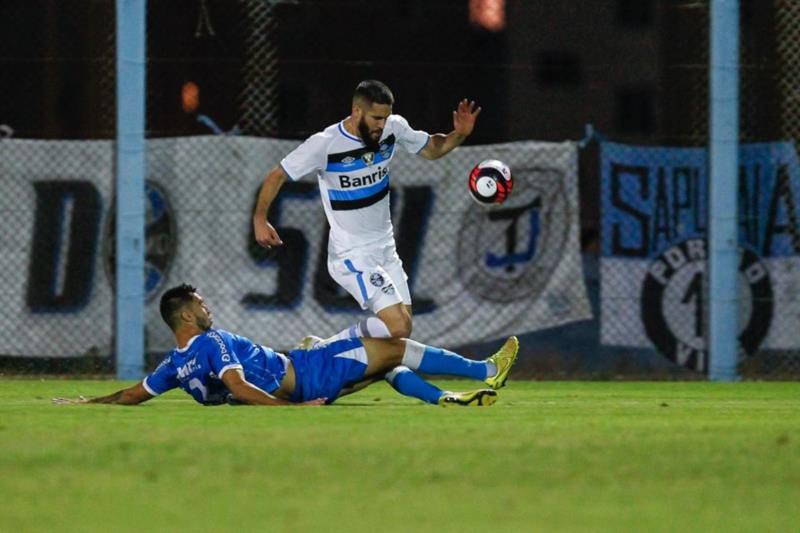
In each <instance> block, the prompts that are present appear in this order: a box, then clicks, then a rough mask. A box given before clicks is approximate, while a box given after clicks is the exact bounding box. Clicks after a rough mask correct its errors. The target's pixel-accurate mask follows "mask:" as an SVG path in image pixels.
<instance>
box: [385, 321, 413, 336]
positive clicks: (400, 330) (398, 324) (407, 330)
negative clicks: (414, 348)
mask: <svg viewBox="0 0 800 533" xmlns="http://www.w3.org/2000/svg"><path fill="white" fill-rule="evenodd" d="M386 326H387V327H388V328H389V333H391V334H392V338H395V339H406V338H408V337H410V336H411V317H410V316H408V315H406V316H402V317H398V318H397V319H396V320H393V321H392V322H391V324H387V325H386Z"/></svg>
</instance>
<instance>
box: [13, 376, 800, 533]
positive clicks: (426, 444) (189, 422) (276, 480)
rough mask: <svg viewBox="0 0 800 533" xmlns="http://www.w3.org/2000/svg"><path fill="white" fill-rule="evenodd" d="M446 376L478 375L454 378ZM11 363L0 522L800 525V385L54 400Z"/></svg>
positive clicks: (90, 526) (79, 390) (57, 385)
mask: <svg viewBox="0 0 800 533" xmlns="http://www.w3.org/2000/svg"><path fill="white" fill-rule="evenodd" d="M440 384H441V385H443V386H445V387H446V388H451V389H460V388H464V389H466V388H471V387H473V386H474V383H468V382H455V381H448V382H441V383H440ZM123 385H127V384H123V383H120V382H112V381H68V380H8V379H6V380H2V381H0V495H2V496H1V498H0V531H9V532H17V531H103V532H107V531H137V532H141V531H193V532H194V531H262V532H276V531H297V532H305V531H314V532H318V531H355V532H360V531H364V532H382V531H397V532H417V531H435V532H448V531H454V532H455V531H459V532H470V531H503V532H505V531H648V532H649V531H704V532H707V531H725V532H728V531H776V532H778V531H780V532H783V531H791V530H794V531H797V529H796V528H797V527H798V524H800V384H798V383H738V384H716V383H697V382H692V383H681V382H669V383H664V382H660V383H613V382H612V383H609V382H583V383H581V382H575V383H572V382H569V383H559V382H524V381H513V382H510V383H509V386H508V387H507V388H505V389H503V390H502V391H500V400H499V401H498V403H497V404H496V405H494V406H493V407H485V408H455V407H454V408H450V409H444V408H441V407H434V406H429V405H424V404H422V403H420V402H417V401H413V400H410V399H408V398H405V397H401V396H399V395H397V394H396V393H395V392H394V391H392V390H391V389H389V388H388V387H387V386H385V385H384V384H380V385H376V386H374V387H371V388H369V389H367V390H364V391H362V392H360V393H358V394H355V395H353V396H350V397H347V398H344V399H343V400H341V401H340V402H338V403H337V404H335V405H333V406H330V407H313V408H311V407H281V408H255V407H229V406H222V407H201V406H199V405H196V404H195V403H194V402H192V401H191V399H190V398H189V397H188V396H186V395H185V394H184V393H182V392H180V391H173V392H171V393H169V394H167V395H165V396H164V397H162V398H158V399H155V400H153V401H151V402H148V403H146V404H144V405H141V406H137V407H120V406H103V405H74V406H73V405H67V406H63V405H62V406H56V405H51V403H50V398H51V397H53V396H73V397H74V396H77V395H78V394H85V395H99V394H105V393H109V392H113V391H114V390H116V389H118V388H121V387H122V386H123Z"/></svg>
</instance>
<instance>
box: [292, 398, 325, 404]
mask: <svg viewBox="0 0 800 533" xmlns="http://www.w3.org/2000/svg"><path fill="white" fill-rule="evenodd" d="M327 401H328V399H327V398H316V399H314V400H309V401H307V402H303V403H301V404H299V405H325V402H327Z"/></svg>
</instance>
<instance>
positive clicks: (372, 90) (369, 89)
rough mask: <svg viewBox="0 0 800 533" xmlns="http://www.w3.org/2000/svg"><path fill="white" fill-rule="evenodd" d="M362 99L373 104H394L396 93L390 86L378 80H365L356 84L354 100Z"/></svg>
mask: <svg viewBox="0 0 800 533" xmlns="http://www.w3.org/2000/svg"><path fill="white" fill-rule="evenodd" d="M356 100H362V101H364V102H367V103H369V104H370V105H371V104H385V105H394V95H393V94H392V90H391V89H389V87H388V86H387V85H386V84H385V83H383V82H380V81H378V80H364V81H362V82H361V83H359V84H358V85H357V86H356V90H355V92H354V93H353V102H355V101H356Z"/></svg>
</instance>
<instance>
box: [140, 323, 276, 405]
mask: <svg viewBox="0 0 800 533" xmlns="http://www.w3.org/2000/svg"><path fill="white" fill-rule="evenodd" d="M232 369H241V370H243V371H244V377H245V379H246V380H247V381H248V382H250V383H252V384H253V385H255V386H256V387H258V388H260V389H261V390H263V391H264V392H268V393H272V392H274V391H275V390H276V389H277V388H278V387H279V386H280V384H281V380H282V379H283V376H284V375H286V358H285V357H284V356H283V355H281V354H278V353H276V352H275V351H273V350H271V349H270V348H267V347H266V346H261V345H258V344H256V343H254V342H253V341H251V340H250V339H248V338H246V337H242V336H240V335H235V334H233V333H230V332H228V331H225V330H221V329H209V330H208V331H206V332H204V333H202V334H201V335H197V336H196V337H192V339H191V340H190V341H189V342H188V343H187V345H186V346H184V347H183V348H176V349H174V350H172V351H171V352H170V353H169V354H167V356H166V357H165V358H164V360H163V361H162V362H161V364H160V365H158V368H156V369H155V370H154V371H153V372H152V373H151V374H150V375H148V376H147V377H146V378H144V381H143V382H142V384H143V385H144V388H145V389H146V390H147V392H149V393H150V394H152V395H153V396H158V395H159V394H163V393H165V392H167V391H168V390H171V389H174V388H175V387H180V388H182V389H183V390H185V391H186V392H188V393H189V394H191V396H192V398H194V399H195V400H197V401H198V402H200V403H202V404H205V405H214V404H219V403H224V402H225V401H226V400H227V399H228V398H229V396H230V391H228V389H227V388H226V387H225V385H224V384H223V383H222V379H221V378H222V375H223V374H224V373H225V372H227V371H228V370H232Z"/></svg>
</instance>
